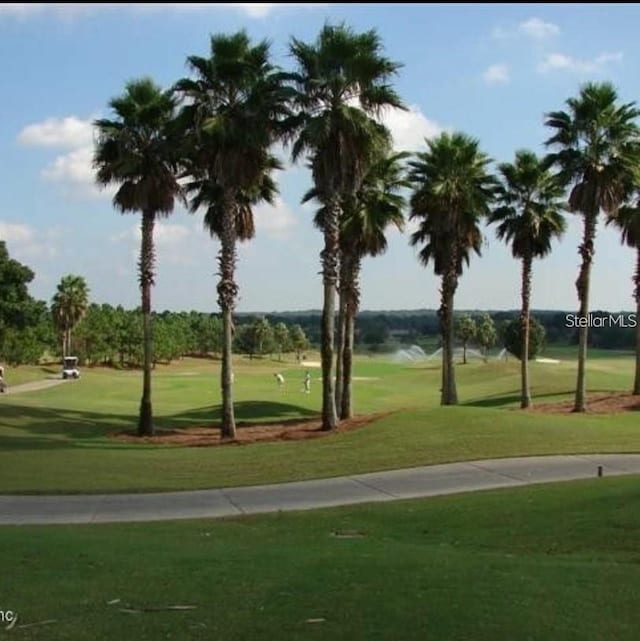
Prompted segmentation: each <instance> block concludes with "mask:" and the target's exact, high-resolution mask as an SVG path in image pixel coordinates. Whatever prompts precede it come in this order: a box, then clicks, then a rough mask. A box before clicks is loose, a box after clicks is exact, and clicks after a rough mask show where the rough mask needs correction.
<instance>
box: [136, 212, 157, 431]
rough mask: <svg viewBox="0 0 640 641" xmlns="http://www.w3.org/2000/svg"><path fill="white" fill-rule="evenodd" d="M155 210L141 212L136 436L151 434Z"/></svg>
mask: <svg viewBox="0 0 640 641" xmlns="http://www.w3.org/2000/svg"><path fill="white" fill-rule="evenodd" d="M154 222H155V212H153V211H144V212H143V213H142V245H141V248H140V264H139V268H140V288H141V290H142V333H143V350H144V361H143V372H142V399H141V400H140V416H139V419H138V436H153V410H152V407H151V362H152V360H153V337H152V334H151V287H152V285H153V268H154V262H155V257H154V251H153V226H154Z"/></svg>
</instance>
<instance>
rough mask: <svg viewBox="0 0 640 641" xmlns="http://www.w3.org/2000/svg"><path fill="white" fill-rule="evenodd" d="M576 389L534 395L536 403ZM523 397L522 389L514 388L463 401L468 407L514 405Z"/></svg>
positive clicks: (565, 394) (564, 394) (571, 392)
mask: <svg viewBox="0 0 640 641" xmlns="http://www.w3.org/2000/svg"><path fill="white" fill-rule="evenodd" d="M574 391H575V390H566V391H564V392H553V393H551V394H541V395H540V396H539V397H535V396H534V397H533V401H534V403H536V402H546V401H545V400H543V399H548V398H552V397H554V396H567V395H568V394H573V393H574ZM521 398H522V395H521V392H520V390H513V391H511V392H506V393H502V394H494V395H492V396H487V397H485V398H480V399H473V400H471V401H467V402H466V403H462V405H464V406H466V407H489V408H491V407H505V408H506V407H507V406H508V405H513V404H514V403H520V399H521Z"/></svg>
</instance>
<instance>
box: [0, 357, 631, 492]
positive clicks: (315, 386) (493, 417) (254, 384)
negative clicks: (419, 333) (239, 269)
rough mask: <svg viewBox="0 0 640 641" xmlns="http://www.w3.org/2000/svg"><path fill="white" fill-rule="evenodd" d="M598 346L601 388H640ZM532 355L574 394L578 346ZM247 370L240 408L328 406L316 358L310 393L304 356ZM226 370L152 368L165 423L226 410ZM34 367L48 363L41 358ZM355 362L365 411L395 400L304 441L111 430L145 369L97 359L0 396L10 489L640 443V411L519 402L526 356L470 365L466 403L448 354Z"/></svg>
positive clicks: (540, 389)
mask: <svg viewBox="0 0 640 641" xmlns="http://www.w3.org/2000/svg"><path fill="white" fill-rule="evenodd" d="M594 355H595V354H594ZM598 356H600V357H598V358H595V357H594V358H593V359H591V360H590V362H589V366H588V385H589V389H590V390H591V391H592V392H597V391H607V390H627V389H630V388H631V381H632V369H633V361H632V359H631V358H629V357H624V356H619V357H613V358H612V357H609V358H606V357H605V356H604V355H602V354H600V355H598ZM531 369H532V385H533V395H534V401H535V402H536V403H544V402H552V401H558V400H563V399H566V398H571V396H572V389H573V387H574V385H575V370H576V365H575V362H574V361H573V360H570V359H569V358H567V359H564V360H562V362H561V363H559V364H543V363H533V364H532V368H531ZM24 371H25V372H28V370H27V369H25V370H24ZM235 371H236V384H235V388H234V393H235V401H236V412H237V418H238V420H239V421H253V422H256V421H260V422H263V421H270V420H281V419H289V418H304V417H314V416H317V415H318V412H319V409H320V405H321V397H320V392H321V385H320V381H319V376H320V371H319V370H317V369H315V370H312V373H313V382H312V388H311V394H310V395H305V394H303V393H302V392H301V387H302V380H303V376H304V371H303V369H302V368H301V367H299V366H298V365H297V364H296V363H294V362H292V361H287V362H282V363H280V362H277V361H271V360H268V359H264V360H262V359H257V360H254V361H249V360H248V359H245V358H237V359H236V365H235ZM277 371H282V372H283V373H284V376H285V378H286V380H287V383H286V386H285V389H284V390H278V388H277V385H276V383H275V380H274V377H273V373H274V372H277ZM218 372H219V363H218V362H216V361H203V360H196V359H185V360H184V361H181V362H179V363H176V364H174V365H171V366H168V367H167V366H161V367H159V368H158V369H157V370H156V372H155V373H154V378H153V399H154V411H155V417H156V423H157V425H158V426H159V427H162V428H171V427H185V426H193V425H211V424H215V423H216V421H217V420H218V417H219V403H220V392H219V389H218V388H219V383H218ZM30 373H31V375H35V374H38V376H39V377H42V371H41V369H40V368H35V369H34V370H32V371H30ZM354 373H355V376H356V380H355V382H354V390H355V410H356V413H359V414H367V413H372V412H384V411H393V412H394V413H393V414H391V415H389V416H386V417H385V418H382V419H380V420H377V421H376V422H374V423H372V424H370V425H369V426H368V427H366V428H363V429H360V430H357V431H353V432H348V433H343V434H337V435H331V436H328V437H326V438H321V439H313V440H309V441H304V442H300V441H296V442H286V441H283V442H274V443H261V444H255V445H251V446H224V447H215V448H187V447H176V446H158V445H138V444H133V445H132V444H125V443H122V442H118V441H115V440H114V439H112V438H110V437H109V434H110V433H113V432H118V431H123V430H131V429H134V428H135V423H136V414H137V408H138V403H139V395H140V390H141V374H140V372H131V371H113V370H108V369H88V368H85V369H84V370H83V372H82V379H81V380H80V381H77V382H76V381H74V382H70V383H67V384H64V385H60V386H57V387H53V388H49V389H46V390H42V391H38V392H29V393H25V394H15V395H11V394H9V395H6V396H3V397H0V492H2V493H12V492H16V493H41V492H42V493H61V492H62V493H69V492H106V491H152V490H175V489H191V488H205V487H224V486H232V485H248V484H255V483H267V482H279V481H290V480H297V479H308V478H314V477H327V476H336V475H341V474H349V473H357V472H365V471H373V470H382V469H391V468H397V467H405V466H416V465H424V464H430V463H441V462H447V461H456V460H464V459H473V458H488V457H503V456H515V455H526V454H551V453H571V452H576V453H577V452H639V451H640V432H639V430H638V423H639V422H638V414H637V413H636V412H628V413H626V414H619V415H610V416H607V415H570V414H569V415H548V414H547V415H543V414H531V413H522V412H520V411H519V410H518V409H517V407H518V398H519V396H518V395H519V364H518V362H517V361H515V360H510V361H507V362H498V361H489V362H488V363H483V362H478V361H475V362H472V363H470V364H468V365H465V366H462V365H460V366H459V367H458V368H457V378H458V386H459V396H460V401H461V405H460V406H458V407H446V408H441V407H439V405H438V401H439V392H438V389H439V385H440V372H439V363H438V361H433V362H427V363H425V364H420V365H415V366H406V365H401V364H397V363H393V362H392V361H391V360H390V359H389V358H382V357H379V358H369V357H361V358H359V359H357V361H356V363H355V372H354ZM24 376H25V378H27V377H28V376H27V374H26V373H25V374H24ZM240 429H242V428H240Z"/></svg>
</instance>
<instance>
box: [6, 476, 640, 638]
mask: <svg viewBox="0 0 640 641" xmlns="http://www.w3.org/2000/svg"><path fill="white" fill-rule="evenodd" d="M639 481H640V479H639V478H637V477H636V478H633V477H632V478H623V479H597V480H596V479H594V480H589V481H581V482H574V483H565V484H558V485H550V486H538V487H531V488H526V489H525V488H521V489H517V490H500V491H493V492H485V493H478V494H468V495H459V496H456V497H442V498H438V499H432V500H429V501H407V502H397V503H389V504H375V505H363V506H358V507H349V508H340V509H332V510H322V511H314V512H301V513H287V514H281V515H273V516H261V517H242V518H237V519H230V520H227V521H190V522H174V523H156V524H151V523H145V524H140V525H99V526H98V525H91V526H69V527H57V526H56V527H26V526H22V527H3V528H0V565H1V567H2V568H3V577H4V579H5V580H3V581H2V583H1V584H0V605H1V607H2V608H4V609H11V610H14V611H16V612H18V616H19V620H18V624H19V625H23V624H26V625H28V624H31V623H38V622H43V621H48V620H49V621H50V620H55V622H54V623H49V624H44V625H40V626H34V627H30V628H24V629H20V628H18V627H15V628H14V629H13V630H11V631H10V632H4V630H2V631H0V638H6V639H16V640H21V641H22V640H27V639H28V640H35V639H38V640H40V639H42V640H46V641H58V640H60V641H62V640H67V639H73V640H74V641H84V640H85V639H86V640H87V641H88V640H91V641H112V640H114V639H137V640H145V639H147V640H149V641H157V640H158V639H169V638H170V639H180V640H191V639H202V640H212V639H214V640H217V639H225V640H229V641H236V640H237V641H240V640H242V641H244V640H249V639H265V640H269V641H271V640H274V641H276V640H283V641H289V640H294V639H296V640H297V639H316V640H327V641H336V640H344V641H347V640H348V641H351V640H353V641H359V640H362V641H372V640H380V641H382V640H384V641H387V640H394V639H402V640H403V641H412V640H415V641H423V640H424V639H434V640H445V639H446V640H447V641H469V640H473V641H496V640H502V639H513V640H521V639H522V640H524V639H535V640H538V639H540V640H541V641H637V639H638V630H640V608H638V602H639V600H640V564H639V563H638V561H639V558H640V557H639V553H638V540H637V539H638V531H639V530H640V492H639V491H638V487H639V485H638V483H639ZM175 605H181V606H193V607H194V609H189V610H182V611H180V610H166V609H164V608H166V607H167V606H175Z"/></svg>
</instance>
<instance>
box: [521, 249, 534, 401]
mask: <svg viewBox="0 0 640 641" xmlns="http://www.w3.org/2000/svg"><path fill="white" fill-rule="evenodd" d="M531 264H532V257H531V254H528V255H526V256H525V257H524V258H523V260H522V312H521V315H520V322H521V324H522V347H521V350H520V353H521V356H522V361H521V363H520V373H521V377H522V398H521V400H520V407H521V408H522V409H525V408H527V407H531V390H530V389H529V329H530V318H529V317H530V314H531Z"/></svg>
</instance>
